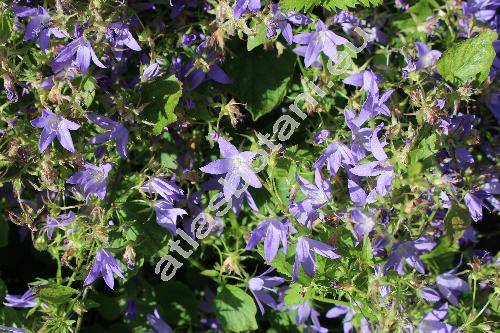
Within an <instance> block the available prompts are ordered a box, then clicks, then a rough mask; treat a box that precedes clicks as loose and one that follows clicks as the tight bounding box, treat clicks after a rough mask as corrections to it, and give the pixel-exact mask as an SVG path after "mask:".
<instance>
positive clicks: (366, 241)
mask: <svg viewBox="0 0 500 333" xmlns="http://www.w3.org/2000/svg"><path fill="white" fill-rule="evenodd" d="M372 259H373V249H372V242H371V241H370V238H369V237H365V238H363V248H362V250H361V260H362V261H363V262H365V263H371V262H372Z"/></svg>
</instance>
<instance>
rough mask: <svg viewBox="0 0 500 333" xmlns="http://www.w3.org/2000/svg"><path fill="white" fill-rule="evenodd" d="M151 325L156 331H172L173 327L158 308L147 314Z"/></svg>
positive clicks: (158, 332) (159, 332)
mask: <svg viewBox="0 0 500 333" xmlns="http://www.w3.org/2000/svg"><path fill="white" fill-rule="evenodd" d="M146 318H147V320H148V323H149V325H151V327H153V329H154V330H155V333H172V332H173V331H172V328H171V327H170V326H169V325H168V324H167V323H166V322H165V321H164V320H163V319H161V317H160V314H159V313H158V310H157V309H155V311H154V312H153V313H148V314H147V316H146Z"/></svg>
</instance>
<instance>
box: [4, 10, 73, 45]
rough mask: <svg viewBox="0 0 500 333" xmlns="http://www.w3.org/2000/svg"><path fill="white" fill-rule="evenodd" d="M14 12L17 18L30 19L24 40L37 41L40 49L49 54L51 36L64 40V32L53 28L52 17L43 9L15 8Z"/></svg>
mask: <svg viewBox="0 0 500 333" xmlns="http://www.w3.org/2000/svg"><path fill="white" fill-rule="evenodd" d="M12 9H13V11H14V12H15V13H16V18H19V17H29V18H30V21H29V22H28V25H27V26H26V31H25V33H24V40H25V41H27V40H35V39H36V43H37V44H38V46H40V49H41V50H42V51H43V52H45V53H47V48H48V47H49V42H50V36H55V37H57V38H64V32H63V31H62V30H61V29H59V28H57V27H51V26H52V23H51V21H50V15H49V13H48V12H47V10H46V9H45V8H43V7H40V6H38V7H36V8H30V7H25V6H14V7H13V8H12Z"/></svg>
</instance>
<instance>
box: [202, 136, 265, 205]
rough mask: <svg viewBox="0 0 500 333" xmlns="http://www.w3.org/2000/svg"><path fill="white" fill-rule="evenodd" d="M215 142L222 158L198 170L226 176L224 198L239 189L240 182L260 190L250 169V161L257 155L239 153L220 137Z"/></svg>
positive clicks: (257, 179) (258, 183)
mask: <svg viewBox="0 0 500 333" xmlns="http://www.w3.org/2000/svg"><path fill="white" fill-rule="evenodd" d="M217 142H218V144H219V150H220V153H221V155H222V158H221V159H218V160H215V161H213V162H210V163H209V164H207V165H205V166H204V167H202V168H200V170H201V171H203V172H204V173H208V174H212V175H223V174H225V175H226V176H225V178H224V185H223V191H224V196H225V197H226V198H228V199H229V198H230V197H231V196H232V195H233V194H234V192H235V191H236V189H237V188H238V187H239V185H240V183H241V180H243V181H244V183H246V184H248V185H250V186H252V187H255V188H261V187H262V184H261V182H260V180H259V178H258V177H257V175H256V174H255V172H254V171H253V168H252V160H253V159H254V158H255V156H256V155H257V153H254V152H251V151H244V152H239V151H238V149H236V147H235V146H234V145H233V144H231V143H230V142H229V141H227V140H225V139H223V138H222V137H219V138H217Z"/></svg>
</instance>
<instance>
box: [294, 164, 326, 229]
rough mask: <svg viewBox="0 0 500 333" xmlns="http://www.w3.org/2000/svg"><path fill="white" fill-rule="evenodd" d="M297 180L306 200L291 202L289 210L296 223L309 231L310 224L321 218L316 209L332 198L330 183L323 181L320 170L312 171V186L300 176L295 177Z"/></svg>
mask: <svg viewBox="0 0 500 333" xmlns="http://www.w3.org/2000/svg"><path fill="white" fill-rule="evenodd" d="M297 180H298V182H299V184H300V189H301V191H302V193H304V194H305V195H306V199H304V200H302V201H299V202H297V203H293V202H291V204H290V207H289V209H290V212H291V213H292V214H293V216H294V217H295V218H296V219H297V221H299V222H300V223H301V224H303V225H305V226H307V227H308V228H309V229H311V228H312V223H313V222H314V221H315V220H316V219H317V218H318V217H320V216H322V215H321V214H320V213H319V212H318V209H319V208H321V207H322V206H323V205H324V204H326V203H327V202H329V201H330V199H331V197H332V196H331V192H330V182H329V181H328V180H323V178H322V176H321V171H320V169H315V171H314V184H312V183H309V182H308V181H307V180H306V179H304V178H302V177H300V176H297Z"/></svg>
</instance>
